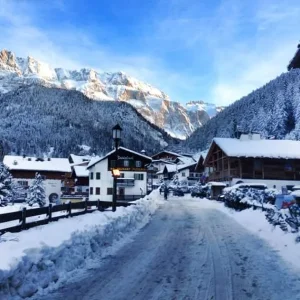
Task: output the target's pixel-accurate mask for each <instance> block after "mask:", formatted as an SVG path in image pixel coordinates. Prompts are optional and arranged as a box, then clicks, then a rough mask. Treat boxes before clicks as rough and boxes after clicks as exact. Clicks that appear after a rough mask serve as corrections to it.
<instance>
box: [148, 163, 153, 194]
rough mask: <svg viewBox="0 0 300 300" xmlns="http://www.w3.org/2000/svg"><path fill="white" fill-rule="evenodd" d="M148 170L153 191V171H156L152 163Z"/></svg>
mask: <svg viewBox="0 0 300 300" xmlns="http://www.w3.org/2000/svg"><path fill="white" fill-rule="evenodd" d="M148 171H149V174H150V179H151V192H152V191H153V173H154V167H153V166H152V165H150V166H149V167H148Z"/></svg>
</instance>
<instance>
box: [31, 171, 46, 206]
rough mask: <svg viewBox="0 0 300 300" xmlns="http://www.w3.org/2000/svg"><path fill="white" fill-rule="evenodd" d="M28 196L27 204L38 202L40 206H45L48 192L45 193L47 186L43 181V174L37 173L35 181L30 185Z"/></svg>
mask: <svg viewBox="0 0 300 300" xmlns="http://www.w3.org/2000/svg"><path fill="white" fill-rule="evenodd" d="M28 192H29V193H28V196H27V199H26V202H27V204H29V205H30V206H32V205H33V204H35V203H37V204H38V205H39V206H40V207H43V206H45V204H46V194H45V187H44V183H43V178H42V176H41V174H39V173H36V174H35V178H34V181H33V182H32V185H31V186H30V187H29V190H28Z"/></svg>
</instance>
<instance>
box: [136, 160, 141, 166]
mask: <svg viewBox="0 0 300 300" xmlns="http://www.w3.org/2000/svg"><path fill="white" fill-rule="evenodd" d="M135 166H136V167H137V168H141V167H142V162H141V161H140V160H137V161H136V162H135Z"/></svg>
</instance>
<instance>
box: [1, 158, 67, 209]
mask: <svg viewBox="0 0 300 300" xmlns="http://www.w3.org/2000/svg"><path fill="white" fill-rule="evenodd" d="M3 163H4V165H6V167H7V168H8V169H9V171H10V173H11V175H12V177H13V181H15V182H17V183H18V184H19V185H21V186H22V187H23V188H24V190H25V191H26V190H27V189H28V187H29V186H30V185H31V183H32V181H33V180H34V178H35V174H36V172H38V173H39V174H41V175H42V177H43V179H44V186H45V192H46V201H47V203H55V202H57V201H58V200H59V199H60V196H61V190H62V189H64V188H66V187H71V186H72V185H73V181H72V178H71V175H72V171H71V167H70V163H69V160H68V159H67V158H50V157H49V158H37V157H28V156H25V155H24V156H15V155H5V156H4V159H3ZM25 197H26V195H24V198H25ZM24 200H25V199H24Z"/></svg>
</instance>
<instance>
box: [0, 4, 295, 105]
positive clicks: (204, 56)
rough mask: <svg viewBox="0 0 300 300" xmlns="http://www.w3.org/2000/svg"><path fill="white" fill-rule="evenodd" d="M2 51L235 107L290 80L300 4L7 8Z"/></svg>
mask: <svg viewBox="0 0 300 300" xmlns="http://www.w3.org/2000/svg"><path fill="white" fill-rule="evenodd" d="M0 26H1V36H0V46H1V48H6V49H9V50H11V51H13V52H15V53H16V54H17V55H18V56H27V55H31V56H33V57H36V58H37V59H40V60H42V61H44V62H48V63H49V64H51V65H53V66H55V67H58V66H61V67H65V68H82V67H92V68H94V69H96V70H99V71H119V70H122V71H124V72H126V73H128V74H129V75H132V76H134V77H136V78H138V79H140V80H143V81H146V82H149V83H151V84H152V85H154V86H156V87H158V88H160V89H161V90H163V91H164V92H166V93H167V94H169V95H170V97H171V99H172V100H175V101H180V102H182V103H185V102H187V101H191V100H204V101H207V102H212V103H216V104H220V105H228V104H230V103H232V102H233V101H235V100H237V99H239V98H240V97H242V96H244V95H247V94H248V93H249V92H251V91H252V90H254V89H256V88H258V87H260V86H262V85H263V84H265V83H267V82H268V81H269V80H271V79H273V78H275V77H276V76H278V75H279V74H281V73H282V72H285V71H286V66H287V64H288V62H289V60H290V59H291V58H292V56H293V54H294V52H295V50H296V46H297V43H298V42H299V40H300V35H299V34H298V32H299V27H300V1H299V0H251V1H250V0H249V1H248V0H243V1H241V0H202V1H201V0H190V1H187V0H144V1H142V0H140V1H137V0H126V1H125V0H123V1H122V0H89V1H86V0H51V1H42V0H26V1H22V0H0Z"/></svg>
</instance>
